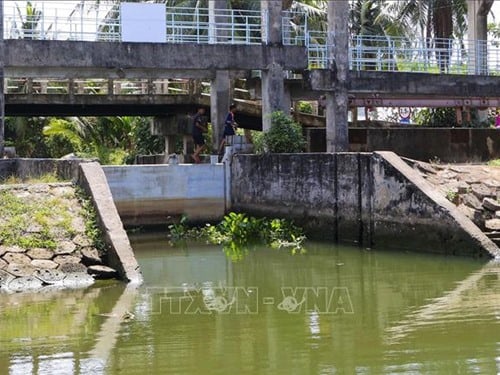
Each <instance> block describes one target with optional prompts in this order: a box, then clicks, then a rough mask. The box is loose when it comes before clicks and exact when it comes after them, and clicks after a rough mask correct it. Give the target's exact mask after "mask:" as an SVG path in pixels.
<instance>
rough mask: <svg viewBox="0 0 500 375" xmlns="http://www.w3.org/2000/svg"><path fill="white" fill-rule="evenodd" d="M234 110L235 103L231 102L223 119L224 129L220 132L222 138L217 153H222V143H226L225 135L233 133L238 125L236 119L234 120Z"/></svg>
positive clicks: (228, 135)
mask: <svg viewBox="0 0 500 375" xmlns="http://www.w3.org/2000/svg"><path fill="white" fill-rule="evenodd" d="M235 112H236V104H231V105H230V106H229V112H228V114H227V116H226V120H225V121H224V131H223V132H222V139H221V141H220V144H219V155H220V154H222V150H223V149H224V145H225V144H226V137H230V136H233V135H235V134H236V133H235V129H236V127H237V126H238V124H237V123H236V121H234V113H235Z"/></svg>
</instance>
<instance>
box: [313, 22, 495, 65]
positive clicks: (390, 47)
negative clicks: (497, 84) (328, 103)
mask: <svg viewBox="0 0 500 375" xmlns="http://www.w3.org/2000/svg"><path fill="white" fill-rule="evenodd" d="M326 37H327V34H326V33H325V32H317V31H316V32H314V31H309V32H308V33H307V37H306V47H307V51H308V59H309V68H310V69H314V68H321V69H324V68H326V67H327V59H328V56H329V50H330V49H331V48H332V46H329V45H328V44H327V40H326ZM349 64H350V69H351V70H375V71H389V72H425V73H438V74H440V73H441V74H443V73H449V74H475V75H500V42H498V41H477V40H457V39H437V38H433V39H425V38H424V39H413V40H410V39H407V38H398V37H388V36H367V35H355V36H353V37H352V38H351V40H350V41H349Z"/></svg>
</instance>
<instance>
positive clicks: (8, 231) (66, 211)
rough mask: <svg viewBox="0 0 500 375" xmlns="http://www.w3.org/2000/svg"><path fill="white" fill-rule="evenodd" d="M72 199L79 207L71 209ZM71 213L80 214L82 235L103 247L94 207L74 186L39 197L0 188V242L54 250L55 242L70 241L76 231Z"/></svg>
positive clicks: (0, 243) (72, 205) (99, 248)
mask: <svg viewBox="0 0 500 375" xmlns="http://www.w3.org/2000/svg"><path fill="white" fill-rule="evenodd" d="M75 199H77V200H78V202H79V203H80V205H81V207H82V209H81V210H78V209H75ZM74 215H81V216H82V218H83V220H84V223H85V234H86V235H87V236H88V237H89V238H90V240H91V241H92V242H93V244H94V246H95V247H96V248H97V249H98V250H100V251H102V250H104V249H105V244H104V242H103V237H102V233H101V231H100V229H99V227H98V225H97V220H96V213H95V210H94V209H93V207H92V205H91V203H90V202H89V201H88V199H86V197H85V196H84V194H83V193H82V192H81V191H79V190H78V189H76V191H75V193H74V194H67V195H65V196H47V197H46V198H43V199H38V198H35V197H33V196H23V195H22V194H19V195H16V194H15V193H13V191H11V190H3V191H0V245H3V246H19V247H21V248H26V249H33V248H44V249H49V250H55V249H56V248H57V242H58V241H60V240H61V239H66V240H71V239H73V237H74V236H75V235H76V234H77V232H76V230H75V228H74V227H73V219H74Z"/></svg>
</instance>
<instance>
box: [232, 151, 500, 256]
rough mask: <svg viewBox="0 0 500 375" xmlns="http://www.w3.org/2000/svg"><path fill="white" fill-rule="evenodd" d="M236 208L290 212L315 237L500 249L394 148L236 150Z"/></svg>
mask: <svg viewBox="0 0 500 375" xmlns="http://www.w3.org/2000/svg"><path fill="white" fill-rule="evenodd" d="M231 193H232V200H231V205H232V206H231V208H232V210H236V211H244V212H248V213H249V214H253V215H258V216H268V217H287V218H292V219H294V220H295V221H296V222H297V223H298V224H300V225H302V226H304V227H305V228H306V230H307V231H308V233H309V235H310V236H311V237H312V238H319V239H332V240H335V241H340V242H347V243H357V244H359V245H360V246H363V247H377V248H397V249H408V250H413V251H424V252H435V253H443V254H457V255H469V256H475V257H491V256H493V255H500V252H499V251H498V248H497V247H496V245H495V244H494V243H493V242H491V240H489V239H488V238H487V237H486V236H485V235H484V234H483V233H482V232H481V231H480V230H479V228H477V227H476V226H475V225H474V224H473V223H472V222H471V221H470V220H469V219H468V218H467V217H465V216H464V215H463V214H461V213H460V212H458V210H457V209H456V207H455V206H454V205H453V204H451V203H450V202H448V201H447V200H446V199H445V197H441V196H439V195H437V194H436V193H435V192H434V189H433V188H432V187H430V186H429V185H428V183H427V182H426V181H425V180H424V179H423V178H422V177H421V176H420V175H418V173H417V172H415V171H414V170H413V169H412V168H410V167H409V166H408V165H407V164H405V163H404V162H403V161H402V160H401V159H400V158H399V157H398V156H397V155H395V154H393V153H391V152H385V153H384V152H382V153H373V154H372V153H337V154H275V155H265V156H257V155H235V157H234V159H233V165H232V168H231Z"/></svg>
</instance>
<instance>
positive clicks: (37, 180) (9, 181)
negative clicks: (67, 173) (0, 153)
mask: <svg viewBox="0 0 500 375" xmlns="http://www.w3.org/2000/svg"><path fill="white" fill-rule="evenodd" d="M56 182H65V181H63V180H62V179H60V178H59V177H58V176H57V174H56V173H46V174H44V175H42V176H40V177H27V178H20V177H17V176H9V177H7V178H6V179H3V180H0V183H1V184H5V185H16V184H49V183H56Z"/></svg>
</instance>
